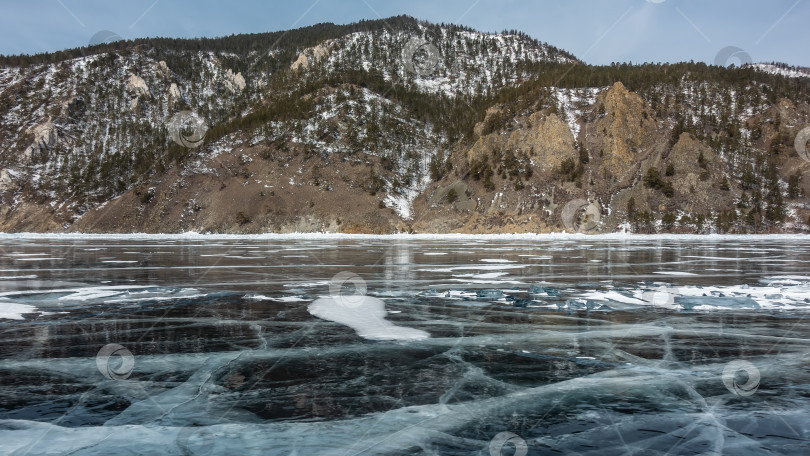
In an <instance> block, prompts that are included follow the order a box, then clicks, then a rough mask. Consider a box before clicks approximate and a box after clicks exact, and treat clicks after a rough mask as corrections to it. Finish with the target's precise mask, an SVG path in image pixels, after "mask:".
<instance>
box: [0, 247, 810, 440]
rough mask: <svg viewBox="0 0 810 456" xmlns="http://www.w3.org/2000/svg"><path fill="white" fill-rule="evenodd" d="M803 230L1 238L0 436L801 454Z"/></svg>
mask: <svg viewBox="0 0 810 456" xmlns="http://www.w3.org/2000/svg"><path fill="white" fill-rule="evenodd" d="M808 317H810V237H801V236H781V237H750V238H744V237H708V238H707V237H703V238H701V237H675V236H672V237H621V236H605V237H581V236H580V237H576V236H574V237H565V236H545V237H543V236H539V237H530V236H514V237H512V236H501V237H473V236H468V237H461V236H447V237H441V236H434V237H400V236H394V237H370V236H369V237H366V236H360V237H335V236H331V237H330V236H301V237H295V236H265V237H261V236H260V237H228V236H219V237H202V236H153V237H149V236H141V237H138V236H133V237H97V236H85V237H80V236H76V237H47V236H13V235H5V236H0V454H11V455H45V454H71V455H105V456H107V455H113V454H114V455H126V454H175V455H209V454H210V455H220V454H222V455H225V454H240V455H251V454H256V455H285V456H287V455H300V456H309V455H340V456H350V455H372V454H373V455H377V454H379V455H392V456H393V455H484V456H487V455H499V454H503V455H512V454H514V455H524V456H525V455H599V456H608V455H625V454H638V455H665V454H666V455H696V454H729V455H735V456H736V455H776V454H779V455H799V454H810V324H809V323H810V321H809V320H808Z"/></svg>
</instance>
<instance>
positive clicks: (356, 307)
mask: <svg viewBox="0 0 810 456" xmlns="http://www.w3.org/2000/svg"><path fill="white" fill-rule="evenodd" d="M307 310H308V311H309V313H310V314H312V315H314V316H316V317H318V318H322V319H324V320H329V321H333V322H335V323H340V324H342V325H346V326H348V327H350V328H352V329H354V330H355V331H356V332H357V335H358V336H360V337H362V338H364V339H368V340H420V339H427V338H429V337H430V334H428V333H426V332H425V331H422V330H419V329H414V328H406V327H402V326H397V325H395V324H393V323H391V322H390V321H387V320H385V315H386V311H385V303H384V302H383V300H381V299H377V298H372V297H370V296H343V297H341V298H337V299H336V298H321V299H318V300H316V301H314V302H313V303H312V304H310V305H309V307H308V308H307Z"/></svg>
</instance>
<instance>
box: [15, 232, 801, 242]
mask: <svg viewBox="0 0 810 456" xmlns="http://www.w3.org/2000/svg"><path fill="white" fill-rule="evenodd" d="M2 239H111V240H115V239H145V240H161V239H191V240H194V239H255V240H261V239H280V240H284V239H291V240H295V239H302V240H306V239H326V240H331V239H335V240H341V239H347V240H349V239H402V240H453V239H458V240H464V239H485V240H594V241H598V240H636V239H637V240H644V239H660V240H670V239H671V240H753V239H797V240H807V241H810V234H796V233H794V234H790V233H778V234H672V233H661V234H635V233H606V234H582V233H565V232H562V233H497V234H466V233H439V234H437V233H412V234H411V233H396V234H349V233H306V232H300V233H257V234H227V233H196V232H185V233H126V234H121V233H34V232H24V233H0V240H2Z"/></svg>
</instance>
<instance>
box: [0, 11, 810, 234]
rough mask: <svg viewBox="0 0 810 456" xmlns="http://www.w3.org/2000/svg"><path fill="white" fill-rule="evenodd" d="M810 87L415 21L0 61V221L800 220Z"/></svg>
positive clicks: (740, 227) (765, 75) (445, 226)
mask: <svg viewBox="0 0 810 456" xmlns="http://www.w3.org/2000/svg"><path fill="white" fill-rule="evenodd" d="M809 89H810V78H808V77H807V72H806V71H804V69H801V68H793V67H789V66H787V65H784V64H775V63H771V64H759V65H750V66H746V67H744V68H733V67H732V68H720V67H716V66H709V65H705V64H702V63H682V64H664V65H661V64H644V65H632V64H614V65H610V66H592V65H587V64H585V63H583V62H581V61H579V60H578V59H576V58H575V57H574V56H572V55H571V54H569V53H567V52H565V51H562V50H560V49H557V48H555V47H553V46H551V45H548V44H545V43H542V42H539V41H537V40H535V39H532V38H530V37H528V36H527V35H525V34H522V33H519V32H517V31H504V32H502V33H500V34H485V33H480V32H476V31H474V30H471V29H469V28H465V27H460V26H456V25H446V24H429V23H424V22H419V21H417V20H415V19H413V18H410V17H405V16H401V17H395V18H389V19H385V20H379V21H364V22H359V23H356V24H350V25H334V24H320V25H316V26H312V27H306V28H302V29H297V30H290V31H284V32H274V33H265V34H252V35H237V36H230V37H223V38H217V39H196V40H179V39H140V40H135V41H117V42H113V43H107V44H101V45H96V46H92V47H89V48H80V49H73V50H66V51H62V52H58V53H53V54H45V55H35V56H6V57H2V58H0V119H2V123H0V200H1V201H2V207H3V209H2V212H0V229H2V230H4V231H93V232H130V231H137V232H141V231H145V232H179V231H189V230H191V231H199V232H208V231H211V232H268V231H282V232H287V231H338V232H375V233H388V232H399V231H418V232H445V231H461V232H513V231H519V232H546V231H559V230H562V229H566V230H568V231H583V232H589V233H595V232H612V231H617V230H627V231H634V232H782V231H787V232H797V231H806V230H807V229H808V226H807V225H808V223H810V220H809V219H810V206H808V198H807V195H808V194H810V186H809V185H808V179H807V178H805V177H803V176H804V175H806V174H807V171H808V166H810V163H808V161H806V160H805V159H803V158H802V155H801V154H800V152H802V145H798V146H797V144H798V143H799V142H801V141H798V142H797V141H796V138H797V137H799V138H801V137H802V136H801V135H800V132H801V131H802V130H803V129H804V128H805V127H807V126H810V104H808V103H810V90H809ZM805 139H806V138H805ZM797 147H798V149H799V150H797ZM805 157H806V154H805Z"/></svg>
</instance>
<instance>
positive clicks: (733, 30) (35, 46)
mask: <svg viewBox="0 0 810 456" xmlns="http://www.w3.org/2000/svg"><path fill="white" fill-rule="evenodd" d="M0 5H2V6H0V8H2V11H1V12H0V54H19V53H26V54H33V53H39V52H46V51H55V50H59V49H65V48H72V47H78V46H84V45H86V44H87V43H88V42H89V41H90V39H91V37H92V36H93V35H95V34H96V33H97V32H99V31H102V30H110V31H113V32H115V33H116V34H118V35H120V36H122V37H124V38H138V37H154V36H167V37H198V36H209V37H214V36H222V35H230V34H238V33H245V32H265V31H276V30H286V29H289V28H297V27H303V26H306V25H311V24H316V23H319V22H334V23H349V22H354V21H357V20H359V19H377V18H381V17H389V16H395V15H398V14H408V15H411V16H414V17H416V18H419V19H425V20H429V21H432V22H446V23H457V24H464V25H468V26H470V27H473V28H475V29H478V30H482V31H490V32H497V31H501V30H503V29H517V30H522V31H524V32H526V33H528V34H529V35H531V36H532V37H534V38H537V39H539V40H541V41H545V42H548V43H550V44H552V45H554V46H557V47H559V48H562V49H565V50H567V51H569V52H572V53H573V54H574V55H576V56H577V57H579V58H580V59H582V60H584V61H586V62H588V63H594V64H606V63H611V62H627V61H632V62H634V63H640V62H676V61H688V60H696V61H705V62H710V63H712V62H715V60H716V56H717V55H718V53H719V52H720V51H721V49H723V48H726V47H728V46H736V47H738V48H739V49H741V50H743V51H744V53H745V54H747V55H750V56H751V59H752V60H753V61H756V62H770V61H782V62H786V63H789V64H792V65H802V66H810V52H808V49H809V48H810V30H809V29H808V24H810V0H761V1H753V0H534V1H531V0H498V1H496V0H478V1H476V0H410V1H407V2H406V1H396V0H319V1H316V0H300V1H296V0H287V1H283V2H282V1H261V0H245V1H240V0H231V1H214V0H157V1H156V0H145V1H141V0H128V1H121V0H106V1H102V0H0ZM737 55H738V56H739V55H744V54H740V53H737Z"/></svg>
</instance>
